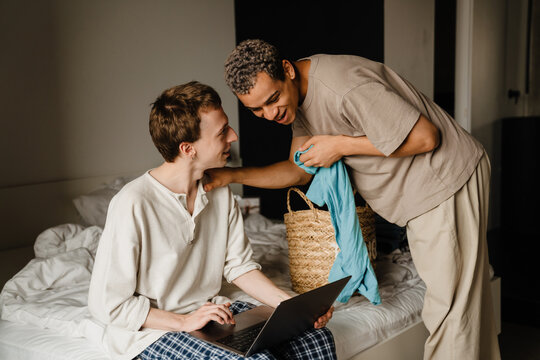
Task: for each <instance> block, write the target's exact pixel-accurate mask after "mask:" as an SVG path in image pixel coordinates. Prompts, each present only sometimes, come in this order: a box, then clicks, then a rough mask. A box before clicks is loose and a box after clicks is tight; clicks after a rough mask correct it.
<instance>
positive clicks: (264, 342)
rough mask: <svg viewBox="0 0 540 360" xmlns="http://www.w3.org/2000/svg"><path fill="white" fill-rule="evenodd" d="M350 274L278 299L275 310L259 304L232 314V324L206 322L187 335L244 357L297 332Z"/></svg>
mask: <svg viewBox="0 0 540 360" xmlns="http://www.w3.org/2000/svg"><path fill="white" fill-rule="evenodd" d="M350 278H351V277H350V276H347V277H345V278H343V279H341V280H337V281H334V282H332V283H329V284H326V285H323V286H321V287H319V288H316V289H313V290H311V291H308V292H306V293H303V294H301V295H298V296H295V297H293V298H290V299H288V300H285V301H283V302H281V303H280V304H279V305H278V306H277V307H276V308H275V309H273V308H271V307H270V306H266V305H261V306H257V307H255V308H253V309H250V310H247V311H244V312H242V313H240V314H237V315H235V316H234V320H235V321H236V324H235V325H232V324H225V325H221V324H219V323H217V322H215V321H211V322H209V323H208V324H207V325H206V326H205V327H203V328H202V329H200V330H196V331H192V332H190V334H191V335H193V336H195V337H196V338H199V339H201V340H204V341H206V342H209V343H211V344H213V345H216V346H218V347H220V348H222V349H225V350H228V351H232V352H234V353H236V354H238V355H240V356H244V357H248V356H251V355H253V354H255V353H257V352H259V351H261V350H264V349H268V348H271V347H273V346H275V345H278V344H280V343H282V342H283V341H285V340H289V339H290V338H292V337H294V336H297V335H300V334H301V333H303V332H304V331H306V330H307V329H309V328H312V327H313V324H314V323H315V321H316V320H317V319H318V318H319V317H320V316H322V315H324V314H325V313H326V312H327V311H328V309H330V307H331V306H332V304H333V303H334V301H335V300H336V298H337V296H338V295H339V293H340V292H341V290H342V289H343V288H344V287H345V285H346V284H347V282H348V281H349V279H350Z"/></svg>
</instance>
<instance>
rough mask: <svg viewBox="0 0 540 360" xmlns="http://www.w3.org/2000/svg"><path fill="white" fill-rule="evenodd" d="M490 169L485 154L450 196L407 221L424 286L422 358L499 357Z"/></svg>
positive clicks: (465, 359) (455, 359)
mask: <svg viewBox="0 0 540 360" xmlns="http://www.w3.org/2000/svg"><path fill="white" fill-rule="evenodd" d="M490 172H491V168H490V164H489V160H488V157H487V155H485V154H484V156H483V157H482V159H481V160H480V163H479V165H478V167H477V168H476V171H475V172H474V173H473V175H472V176H471V178H470V179H469V180H468V182H467V183H466V184H465V185H464V186H463V187H462V188H461V189H460V190H459V191H458V192H457V193H456V194H455V195H454V196H452V197H451V198H450V199H448V200H446V201H445V202H443V203H442V204H440V205H439V206H437V207H436V208H434V209H433V210H430V211H429V212H427V213H425V214H423V215H421V216H418V217H416V218H414V219H412V220H410V221H409V223H408V224H407V237H408V239H409V247H410V249H411V255H412V257H413V260H414V264H415V266H416V268H417V270H418V274H419V275H420V277H421V278H422V279H423V280H424V282H425V283H426V287H427V290H426V294H425V298H424V308H423V310H422V318H423V320H424V323H425V325H426V327H427V329H428V330H429V333H430V335H429V337H428V339H427V341H426V344H425V347H424V359H452V360H458V359H459V360H467V359H481V360H491V359H500V352H499V344H498V340H497V335H496V331H495V320H494V311H493V304H492V300H491V288H490V282H489V280H490V278H489V259H488V250H487V241H486V232H487V221H488V204H489V179H490Z"/></svg>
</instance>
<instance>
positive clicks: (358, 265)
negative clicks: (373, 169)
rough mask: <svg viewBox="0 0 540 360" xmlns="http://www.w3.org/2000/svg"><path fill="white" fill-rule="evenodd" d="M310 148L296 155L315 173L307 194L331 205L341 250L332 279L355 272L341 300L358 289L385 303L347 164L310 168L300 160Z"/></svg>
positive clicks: (318, 202) (331, 274) (348, 297)
mask: <svg viewBox="0 0 540 360" xmlns="http://www.w3.org/2000/svg"><path fill="white" fill-rule="evenodd" d="M310 149H311V147H310ZM306 151H309V149H308V150H306ZM306 151H302V152H300V151H297V152H296V153H295V154H294V162H295V163H296V165H298V166H300V167H301V168H302V169H304V170H305V171H306V172H307V173H309V174H313V175H315V176H314V178H313V181H312V182H311V185H310V187H309V189H308V192H307V194H306V196H307V197H308V198H309V199H310V200H311V201H313V202H314V203H315V204H317V205H319V206H323V205H324V204H326V205H327V206H328V210H329V211H330V215H331V219H332V225H333V226H334V231H335V235H336V242H337V244H338V246H339V248H340V250H341V251H340V252H339V253H338V255H337V256H336V260H335V261H334V265H333V266H332V269H331V270H330V275H329V276H328V280H329V281H335V280H339V279H342V278H344V277H345V276H348V275H351V276H352V278H351V280H349V282H348V283H347V285H346V286H345V288H344V289H343V290H342V291H341V293H340V294H339V296H338V301H340V302H343V303H344V302H347V301H348V300H349V299H350V297H351V296H352V294H353V293H354V292H355V291H357V290H358V292H359V293H360V294H362V295H364V296H365V297H366V298H367V299H368V300H369V301H371V303H372V304H374V305H378V304H380V303H381V296H380V295H379V286H378V283H377V278H376V276H375V271H373V267H372V266H371V262H370V261H369V255H368V251H367V247H366V244H365V243H364V237H363V236H362V231H361V229H360V223H359V222H358V216H357V214H356V204H355V202H354V195H353V191H352V186H351V182H350V180H349V176H348V174H347V170H346V169H345V165H344V164H343V162H342V161H341V160H339V161H337V162H335V163H334V164H333V165H332V166H331V167H329V168H324V167H321V168H317V167H307V166H305V165H304V164H303V163H302V162H301V161H300V155H302V154H303V153H305V152H306Z"/></svg>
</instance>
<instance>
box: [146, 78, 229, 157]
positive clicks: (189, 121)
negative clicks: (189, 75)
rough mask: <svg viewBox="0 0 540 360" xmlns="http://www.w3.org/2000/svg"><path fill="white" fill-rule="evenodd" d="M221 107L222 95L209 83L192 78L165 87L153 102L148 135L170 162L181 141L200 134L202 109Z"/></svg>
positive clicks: (191, 140)
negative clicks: (173, 85)
mask: <svg viewBox="0 0 540 360" xmlns="http://www.w3.org/2000/svg"><path fill="white" fill-rule="evenodd" d="M219 107H221V98H220V97H219V95H218V93H217V92H216V91H215V90H214V89H213V88H212V87H210V86H208V85H204V84H201V83H200V82H197V81H191V82H188V83H187V84H183V85H178V86H175V87H172V88H170V89H167V90H165V91H164V92H163V93H162V94H161V95H160V96H159V97H158V98H157V99H156V101H155V102H154V103H153V104H152V110H151V111H150V122H149V128H150V136H152V141H153V142H154V145H155V146H156V148H157V149H158V151H159V153H160V154H161V156H163V158H164V159H165V161H167V162H173V161H174V159H175V158H176V157H177V156H178V153H179V146H180V144H181V143H182V142H184V141H186V142H194V141H197V140H198V139H199V137H200V136H201V127H200V125H201V118H200V113H201V111H205V110H209V109H217V108H219Z"/></svg>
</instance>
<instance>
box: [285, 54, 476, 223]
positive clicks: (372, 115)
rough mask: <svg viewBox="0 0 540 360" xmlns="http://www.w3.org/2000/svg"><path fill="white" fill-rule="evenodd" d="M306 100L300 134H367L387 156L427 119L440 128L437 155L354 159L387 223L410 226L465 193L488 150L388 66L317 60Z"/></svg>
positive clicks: (360, 184) (353, 169)
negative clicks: (469, 180) (455, 194)
mask: <svg viewBox="0 0 540 360" xmlns="http://www.w3.org/2000/svg"><path fill="white" fill-rule="evenodd" d="M306 59H309V60H311V66H310V70H309V82H308V90H307V94H306V98H305V99H304V102H303V103H302V106H301V107H300V109H299V111H298V113H297V116H296V120H295V121H294V123H293V125H292V130H293V136H294V137H298V136H306V135H308V136H314V135H349V136H363V135H365V136H367V138H368V139H369V140H370V141H371V142H372V143H373V145H374V146H375V147H376V148H377V149H378V150H379V151H381V152H382V153H383V154H385V155H386V156H388V155H390V154H392V153H393V152H394V151H395V150H396V149H397V148H398V147H399V146H400V145H401V144H402V143H403V141H404V140H405V139H406V137H407V135H408V134H409V132H410V130H411V129H412V127H413V126H414V124H415V123H416V121H417V120H418V118H419V116H420V114H423V115H424V116H426V117H427V118H428V119H430V120H431V121H432V122H433V124H435V126H436V127H437V128H438V129H439V131H440V134H441V141H440V145H439V147H437V148H436V149H435V150H434V151H432V152H429V153H425V154H420V155H415V156H408V157H402V158H389V157H378V156H347V157H345V158H344V162H345V164H346V165H347V167H348V169H349V173H350V176H351V181H352V183H353V185H354V186H355V187H356V189H357V190H358V192H359V193H360V194H361V195H362V197H363V198H364V199H365V200H366V201H367V202H368V204H369V205H370V206H371V207H372V208H373V209H374V211H376V212H377V213H378V214H379V215H381V216H382V217H384V218H385V219H386V220H388V221H390V222H393V223H395V224H398V225H400V226H404V225H406V223H407V221H409V220H410V219H412V218H414V217H416V216H418V215H421V214H423V213H425V212H427V211H429V210H431V209H432V208H434V207H436V206H437V205H439V204H440V203H441V202H443V201H444V200H446V199H448V198H449V197H450V196H452V195H453V194H454V193H455V192H456V191H458V190H459V189H460V188H461V187H462V186H463V185H464V184H465V182H466V181H467V180H468V179H469V177H470V176H471V174H472V173H473V171H474V169H475V168H476V165H477V164H478V161H479V160H480V157H481V156H482V154H483V153H484V150H483V147H482V145H480V143H479V142H478V141H476V140H475V139H474V138H473V137H472V136H471V135H469V134H468V133H467V132H466V131H465V130H464V129H463V128H461V127H460V126H459V124H458V123H457V122H456V121H455V120H454V119H452V118H451V117H450V116H449V115H448V114H447V113H446V112H445V111H444V110H442V109H441V108H440V107H439V106H438V105H436V104H435V103H434V102H433V101H431V100H430V99H428V98H427V97H426V96H425V95H423V94H422V93H420V92H419V91H418V90H416V89H415V88H414V87H413V86H412V85H411V84H409V83H408V82H407V81H406V80H404V79H403V78H401V77H400V76H399V75H398V74H396V73H395V72H394V71H392V70H391V69H389V68H388V67H386V66H385V65H384V64H381V63H377V62H374V61H371V60H368V59H364V58H362V57H358V56H348V55H314V56H311V57H309V58H306Z"/></svg>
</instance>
